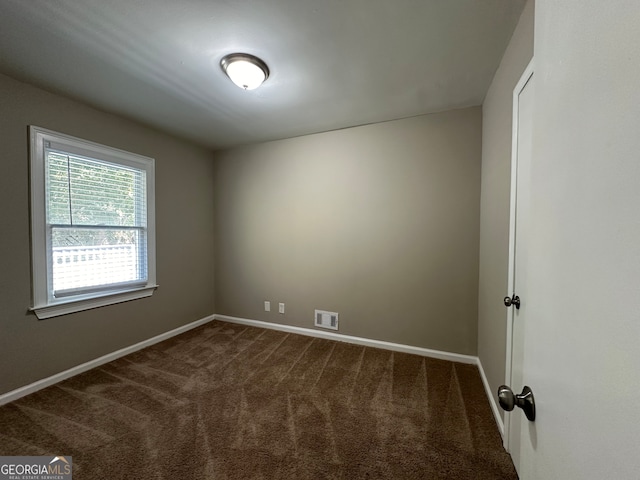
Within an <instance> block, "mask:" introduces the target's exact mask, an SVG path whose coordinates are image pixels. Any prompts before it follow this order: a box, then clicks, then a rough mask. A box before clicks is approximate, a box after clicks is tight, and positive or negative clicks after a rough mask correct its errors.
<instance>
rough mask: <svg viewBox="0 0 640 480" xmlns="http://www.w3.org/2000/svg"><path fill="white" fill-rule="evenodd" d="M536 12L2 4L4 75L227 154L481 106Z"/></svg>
mask: <svg viewBox="0 0 640 480" xmlns="http://www.w3.org/2000/svg"><path fill="white" fill-rule="evenodd" d="M524 2H525V0H180V1H178V0H0V72H3V73H6V74H8V75H10V76H13V77H16V78H18V79H21V80H24V81H27V82H30V83H33V84H35V85H38V86H40V87H43V88H45V89H48V90H51V91H54V92H57V93H61V94H63V95H66V96H69V97H72V98H76V99H79V100H81V101H84V102H86V103H89V104H91V105H93V106H95V107H97V108H100V109H103V110H106V111H110V112H115V113H118V114H122V115H125V116H127V117H130V118H134V119H136V120H139V121H141V122H143V123H146V124H149V125H152V126H155V127H156V128H159V129H162V130H165V131H168V132H172V133H173V134H176V135H178V136H181V137H184V138H187V139H190V140H192V141H195V142H197V143H199V144H202V145H205V146H208V147H211V148H215V149H218V148H225V147H230V146H234V145H239V144H245V143H252V142H257V141H265V140H273V139H279V138H287V137H293V136H298V135H303V134H308V133H315V132H321V131H326V130H334V129H338V128H345V127H350V126H355V125H362V124H367V123H373V122H379V121H384V120H391V119H397V118H403V117H408V116H413V115H420V114H424V113H430V112H435V111H441V110H446V109H451V108H459V107H467V106H472V105H479V104H481V103H482V101H483V99H484V96H485V94H486V91H487V88H488V86H489V84H490V82H491V79H492V78H493V74H494V72H495V70H496V69H497V67H498V64H499V62H500V59H501V58H502V54H503V53H504V49H505V48H506V45H507V43H508V41H509V39H510V37H511V34H512V32H513V30H514V28H515V25H516V23H517V20H518V18H519V15H520V13H521V11H522V8H523V6H524ZM232 52H246V53H251V54H254V55H257V56H259V57H260V58H262V59H263V60H264V61H265V62H266V63H267V64H268V66H269V69H270V71H271V76H270V77H269V79H268V80H267V81H266V82H265V83H264V84H263V85H262V86H261V87H260V88H259V89H257V90H253V91H249V92H245V91H243V90H241V89H239V88H238V87H236V86H235V85H233V84H232V83H231V81H230V80H229V79H228V78H227V77H226V76H225V75H224V73H223V72H222V70H221V69H220V67H219V62H220V59H221V58H222V57H223V56H224V55H226V54H227V53H232Z"/></svg>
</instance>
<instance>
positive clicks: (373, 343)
mask: <svg viewBox="0 0 640 480" xmlns="http://www.w3.org/2000/svg"><path fill="white" fill-rule="evenodd" d="M214 317H215V319H216V320H220V321H223V322H229V323H239V324H241V325H250V326H252V327H259V328H268V329H271V330H280V331H283V332H289V333H297V334H300V335H307V336H310V337H317V338H326V339H328V340H337V341H338V342H346V343H353V344H356V345H364V346H366V347H374V348H383V349H385V350H393V351H395V352H403V353H412V354H414V355H421V356H423V357H431V358H439V359H441V360H449V361H452V362H460V363H469V364H473V365H477V364H478V357H474V356H471V355H462V354H459V353H450V352H443V351H440V350H431V349H429V348H422V347H413V346H411V345H402V344H400V343H391V342H385V341H382V340H371V339H369V338H362V337H352V336H350V335H341V334H339V333H333V332H324V331H322V330H314V329H312V328H303V327H292V326H290V325H281V324H279V323H270V322H263V321H261V320H249V319H247V318H238V317H230V316H228V315H217V314H216V315H214Z"/></svg>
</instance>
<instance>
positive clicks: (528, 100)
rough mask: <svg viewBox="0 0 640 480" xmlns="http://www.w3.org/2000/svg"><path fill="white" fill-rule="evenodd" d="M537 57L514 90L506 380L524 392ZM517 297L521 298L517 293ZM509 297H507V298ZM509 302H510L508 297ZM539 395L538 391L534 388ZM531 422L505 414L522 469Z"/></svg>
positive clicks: (509, 444) (508, 435) (513, 451)
mask: <svg viewBox="0 0 640 480" xmlns="http://www.w3.org/2000/svg"><path fill="white" fill-rule="evenodd" d="M533 93H534V92H533V61H532V62H531V63H530V64H529V66H528V67H527V68H526V70H525V72H524V73H523V75H522V77H521V78H520V81H519V82H518V84H517V85H516V88H515V89H514V92H513V142H512V162H511V229H510V255H509V282H508V285H509V291H508V293H507V295H508V297H512V302H513V300H514V299H515V300H518V299H519V302H520V303H519V307H520V308H516V304H517V301H516V302H515V303H516V304H514V305H512V306H510V307H507V308H508V318H507V325H508V327H507V329H508V331H507V339H508V340H507V341H508V342H510V344H508V345H507V368H506V384H507V385H508V386H510V387H511V388H512V389H513V393H514V394H520V393H521V392H522V389H523V387H524V386H525V385H526V378H524V376H523V372H522V366H523V356H524V329H525V326H526V322H527V321H530V319H528V318H527V258H528V254H527V253H528V248H527V243H528V240H529V238H530V232H529V229H528V226H529V211H530V208H529V206H530V205H529V183H530V166H531V160H532V158H531V157H532V155H531V143H532V133H533V104H534V102H533ZM514 296H515V297H517V299H516V298H515V297H514ZM505 300H506V299H505ZM506 303H509V302H508V301H507V302H506ZM534 395H535V392H534ZM530 423H531V422H529V421H528V420H527V418H526V417H525V414H524V412H523V411H522V410H521V409H519V408H515V409H514V410H513V411H512V412H510V413H507V414H506V416H505V432H506V437H505V444H506V445H505V446H506V448H507V450H508V451H509V453H510V454H511V457H512V458H513V463H514V464H515V467H516V470H517V471H518V473H520V455H521V450H522V449H523V448H530V442H531V438H530V436H529V426H530V425H529V424H530Z"/></svg>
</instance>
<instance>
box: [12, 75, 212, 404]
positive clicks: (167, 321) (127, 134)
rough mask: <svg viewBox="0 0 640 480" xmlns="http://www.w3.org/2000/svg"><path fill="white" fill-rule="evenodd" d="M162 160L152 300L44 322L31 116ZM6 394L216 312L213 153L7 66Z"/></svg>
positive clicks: (158, 168) (42, 124) (158, 162)
mask: <svg viewBox="0 0 640 480" xmlns="http://www.w3.org/2000/svg"><path fill="white" fill-rule="evenodd" d="M31 124H33V125H38V126H40V127H44V128H49V129H52V130H56V131H59V132H63V133H66V134H69V135H73V136H77V137H81V138H84V139H87V140H91V141H95V142H98V143H103V144H106V145H110V146H113V147H117V148H121V149H123V150H128V151H131V152H134V153H138V154H141V155H147V156H150V157H153V158H155V159H156V216H157V270H158V276H157V278H158V283H159V284H160V288H159V289H158V290H157V291H156V293H155V294H154V295H153V296H152V297H150V298H147V299H142V300H136V301H132V302H128V303H122V304H118V305H114V306H109V307H103V308H100V309H96V310H90V311H86V312H81V313H76V314H72V315H66V316H62V317H56V318H52V319H48V320H43V321H38V320H37V319H36V317H35V316H34V315H32V314H28V313H27V309H28V308H29V306H30V302H31V293H30V292H31V283H30V279H31V275H30V244H29V172H28V165H29V158H28V134H27V126H28V125H31ZM0 145H2V149H1V150H0V152H1V153H0V166H1V168H2V175H0V205H2V208H0V225H2V233H1V235H0V259H1V262H2V263H1V268H0V331H1V332H2V333H1V334H0V366H1V368H0V393H4V392H7V391H10V390H13V389H15V388H18V387H20V386H23V385H26V384H29V383H32V382H34V381H36V380H39V379H41V378H45V377H47V376H50V375H53V374H55V373H58V372H61V371H63V370H66V369H68V368H71V367H73V366H75V365H78V364H81V363H84V362H87V361H89V360H91V359H94V358H97V357H99V356H102V355H104V354H106V353H110V352H113V351H114V350H118V349H120V348H123V347H126V346H128V345H132V344H134V343H136V342H139V341H142V340H145V339H148V338H150V337H153V336H154V335H158V334H160V333H163V332H166V331H168V330H171V329H173V328H176V327H179V326H181V325H184V324H186V323H189V322H192V321H194V320H198V319H200V318H202V317H204V316H207V315H210V314H211V313H213V312H214V303H213V248H212V244H211V239H212V237H213V162H212V155H211V154H210V153H209V152H208V151H207V150H205V149H201V148H198V147H194V146H192V145H190V144H188V143H186V142H183V141H180V140H177V139H175V138H173V137H170V136H167V135H164V134H161V133H158V132H156V131H154V130H151V129H149V128H146V127H143V126H141V125H139V124H137V123H134V122H131V121H129V120H126V119H123V118H121V117H118V116H115V115H110V114H107V113H103V112H99V111H97V110H94V109H92V108H89V107H87V106H84V105H82V104H79V103H76V102H74V101H71V100H68V99H65V98H62V97H59V96H57V95H53V94H51V93H47V92H45V91H43V90H40V89H37V88H34V87H32V86H29V85H27V84H24V83H20V82H18V81H15V80H13V79H10V78H9V77H6V76H3V75H0Z"/></svg>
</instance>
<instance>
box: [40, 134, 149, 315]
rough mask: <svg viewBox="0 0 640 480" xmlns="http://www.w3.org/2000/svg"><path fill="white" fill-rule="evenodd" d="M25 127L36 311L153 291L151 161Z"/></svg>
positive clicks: (77, 307) (65, 309)
mask: <svg viewBox="0 0 640 480" xmlns="http://www.w3.org/2000/svg"><path fill="white" fill-rule="evenodd" d="M30 134H31V238H32V240H31V242H32V265H33V279H32V282H33V308H32V310H33V311H35V313H36V315H37V316H38V318H49V317H55V316H58V315H64V314H67V313H72V312H77V311H81V310H87V309H90V308H96V307H100V306H104V305H111V304H114V303H119V302H124V301H127V300H134V299H137V298H142V297H148V296H150V295H152V294H153V291H154V289H155V288H156V284H155V282H156V279H155V270H156V269H155V214H154V192H155V188H154V160H153V159H152V158H148V157H143V156H140V155H135V154H133V153H129V152H124V151H122V150H118V149H115V148H110V147H106V146H104V145H98V144H96V143H92V142H88V141H85V140H80V139H78V138H74V137H70V136H68V135H63V134H60V133H56V132H52V131H50V130H45V129H42V128H38V127H33V126H32V127H30Z"/></svg>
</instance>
